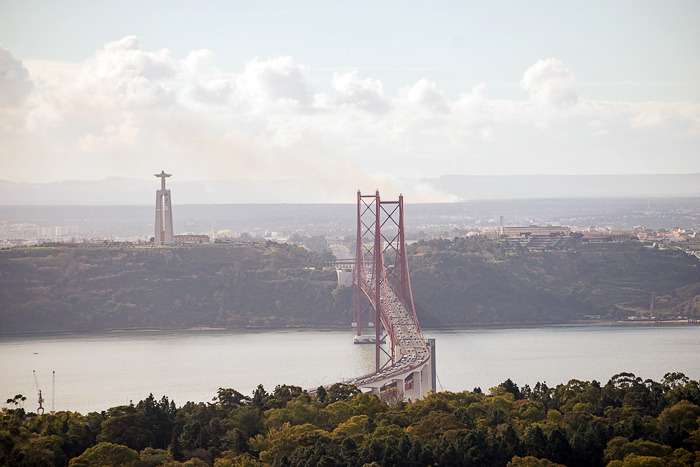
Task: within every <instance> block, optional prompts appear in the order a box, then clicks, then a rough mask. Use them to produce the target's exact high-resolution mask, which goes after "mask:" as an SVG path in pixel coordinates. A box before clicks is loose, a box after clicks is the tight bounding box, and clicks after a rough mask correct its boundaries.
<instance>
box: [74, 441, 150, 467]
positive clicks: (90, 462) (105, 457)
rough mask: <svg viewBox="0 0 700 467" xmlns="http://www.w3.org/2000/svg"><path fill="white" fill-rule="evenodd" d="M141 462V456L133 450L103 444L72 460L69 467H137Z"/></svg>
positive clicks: (116, 445) (117, 445)
mask: <svg viewBox="0 0 700 467" xmlns="http://www.w3.org/2000/svg"><path fill="white" fill-rule="evenodd" d="M140 462H141V458H140V457H139V454H138V453H137V452H136V451H134V450H133V449H129V448H128V447H126V446H122V445H119V444H113V443H106V442H102V443H98V444H96V445H95V446H93V447H91V448H89V449H87V450H86V451H85V452H84V453H82V454H81V455H80V456H78V457H75V458H73V459H71V461H70V464H69V467H136V466H137V465H139V463H140Z"/></svg>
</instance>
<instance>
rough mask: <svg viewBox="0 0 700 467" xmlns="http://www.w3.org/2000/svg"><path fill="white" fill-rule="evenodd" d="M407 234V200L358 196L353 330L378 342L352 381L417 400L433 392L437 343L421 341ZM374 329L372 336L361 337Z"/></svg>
mask: <svg viewBox="0 0 700 467" xmlns="http://www.w3.org/2000/svg"><path fill="white" fill-rule="evenodd" d="M404 232H405V231H404V215H403V196H401V195H400V196H399V199H398V201H385V200H381V199H380V197H379V191H378V190H377V192H376V193H375V194H373V195H363V194H362V193H361V192H359V191H358V192H357V240H356V242H357V243H356V245H355V259H354V265H353V269H354V270H353V287H354V322H353V327H355V328H356V330H357V336H356V339H360V340H361V339H365V340H367V341H373V342H374V345H375V349H376V351H375V355H376V363H375V369H374V371H373V372H371V373H368V374H366V375H363V376H359V377H357V378H355V379H353V380H352V381H349V383H350V384H353V385H355V386H357V387H359V388H363V389H368V390H371V391H372V392H374V393H377V394H380V395H381V394H382V393H386V392H387V391H391V392H395V393H398V394H400V395H402V396H403V397H404V399H413V400H415V399H420V398H422V397H423V396H424V395H425V394H427V393H428V391H430V390H435V382H436V377H435V354H434V346H435V343H434V340H433V339H430V340H429V341H426V339H425V338H424V337H423V334H422V333H421V328H420V324H419V323H418V318H417V317H416V312H415V307H414V305H413V294H412V291H411V279H410V276H409V272H408V258H407V255H406V238H405V233H404ZM372 328H373V329H374V336H373V338H372V336H363V334H362V333H363V330H364V329H372ZM383 341H385V342H386V343H385V344H384V345H382V342H383ZM356 342H357V340H356Z"/></svg>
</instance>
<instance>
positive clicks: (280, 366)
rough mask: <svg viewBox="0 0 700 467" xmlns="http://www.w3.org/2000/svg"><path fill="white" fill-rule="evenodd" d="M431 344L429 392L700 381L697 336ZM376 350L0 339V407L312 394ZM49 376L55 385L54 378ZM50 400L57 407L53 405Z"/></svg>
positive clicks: (551, 331) (254, 337) (196, 337)
mask: <svg viewBox="0 0 700 467" xmlns="http://www.w3.org/2000/svg"><path fill="white" fill-rule="evenodd" d="M424 334H425V336H426V337H432V338H435V339H436V357H437V375H438V380H439V386H440V387H439V389H444V390H449V391H460V390H465V389H468V390H471V389H473V388H474V387H477V386H478V387H481V388H482V390H484V391H487V390H488V388H490V387H493V386H496V385H498V384H499V383H501V382H503V381H505V380H506V379H507V378H510V379H511V380H513V381H514V382H516V383H517V384H518V385H519V386H522V385H524V384H529V385H530V386H533V385H534V384H535V383H536V382H537V381H543V382H544V381H546V382H547V384H548V385H550V386H554V385H556V384H559V383H565V382H567V381H568V380H570V379H581V380H592V379H596V380H598V381H601V382H602V383H605V382H606V381H607V380H608V379H609V378H610V377H611V376H613V375H614V374H616V373H620V372H623V371H627V372H632V373H634V374H635V375H637V376H639V377H641V378H643V379H647V378H651V379H654V380H657V381H658V380H660V379H661V378H662V377H663V375H664V374H665V373H667V372H670V371H680V372H683V373H685V374H686V375H687V376H688V377H690V378H692V379H700V326H690V325H653V324H645V325H602V324H591V325H562V326H542V327H522V328H482V329H463V330H446V331H443V330H426V331H425V332H424ZM373 366H374V347H373V346H371V345H353V343H352V331H351V330H350V329H348V330H347V331H344V330H328V331H326V330H307V329H305V330H271V331H221V330H206V331H175V332H114V333H107V334H75V335H54V336H21V337H7V336H6V337H0V405H2V401H5V400H6V399H8V398H12V397H14V395H15V394H23V395H25V396H27V401H26V402H25V404H24V407H25V409H26V410H28V411H36V408H37V402H36V401H37V396H36V393H37V390H36V388H37V386H36V385H35V382H34V375H33V372H32V370H36V377H37V381H38V389H41V390H42V393H43V396H44V399H45V402H44V408H45V409H46V411H47V412H48V411H49V410H51V409H52V408H55V410H72V411H78V412H82V413H87V412H90V411H101V410H106V409H108V408H109V407H113V406H116V405H121V404H128V403H129V402H130V401H133V402H134V403H136V402H138V401H139V400H141V399H144V398H145V397H147V396H148V394H149V393H153V394H154V396H156V398H160V397H161V396H162V395H167V396H168V397H169V398H170V399H171V400H174V401H175V403H176V404H177V405H178V406H179V405H182V404H184V403H185V402H187V401H195V402H200V401H211V400H212V398H213V397H214V396H215V395H216V391H217V389H218V388H220V387H225V388H234V389H236V390H238V391H240V392H241V393H243V394H247V395H250V394H251V393H252V391H253V389H254V388H255V387H257V385H258V384H263V385H264V386H265V388H266V389H267V390H272V389H274V387H275V386H276V385H277V384H293V385H297V386H302V387H304V388H313V387H317V386H319V385H321V384H328V383H332V382H336V381H340V380H342V379H352V377H354V376H357V375H360V374H364V373H367V372H368V371H371V369H372V368H373ZM54 371H55V374H56V377H55V385H53V384H52V372H54ZM53 388H55V397H54V396H53V394H52V393H53Z"/></svg>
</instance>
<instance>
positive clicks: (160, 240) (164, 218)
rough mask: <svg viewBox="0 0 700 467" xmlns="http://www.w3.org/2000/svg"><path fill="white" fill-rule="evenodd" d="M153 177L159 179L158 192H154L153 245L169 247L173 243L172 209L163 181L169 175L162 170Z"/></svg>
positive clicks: (168, 192)
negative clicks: (154, 219) (154, 226)
mask: <svg viewBox="0 0 700 467" xmlns="http://www.w3.org/2000/svg"><path fill="white" fill-rule="evenodd" d="M155 176H156V177H158V178H160V190H157V191H156V234H155V236H154V237H153V244H154V245H170V244H172V243H173V209H172V203H171V199H170V190H166V189H165V179H166V178H167V177H170V176H171V174H166V173H165V171H164V170H163V171H161V172H160V173H159V174H155Z"/></svg>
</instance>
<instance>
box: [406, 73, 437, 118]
mask: <svg viewBox="0 0 700 467" xmlns="http://www.w3.org/2000/svg"><path fill="white" fill-rule="evenodd" d="M399 96H400V97H399V99H400V101H401V102H403V103H407V104H411V105H413V106H415V107H418V108H420V109H423V110H427V111H431V112H438V113H442V112H447V111H449V108H448V107H447V102H446V101H445V94H444V92H442V91H441V90H439V89H438V88H437V84H436V83H434V82H430V81H428V80H427V79H421V80H419V81H418V82H417V83H415V84H413V86H410V87H406V88H403V89H401V90H399Z"/></svg>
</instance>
